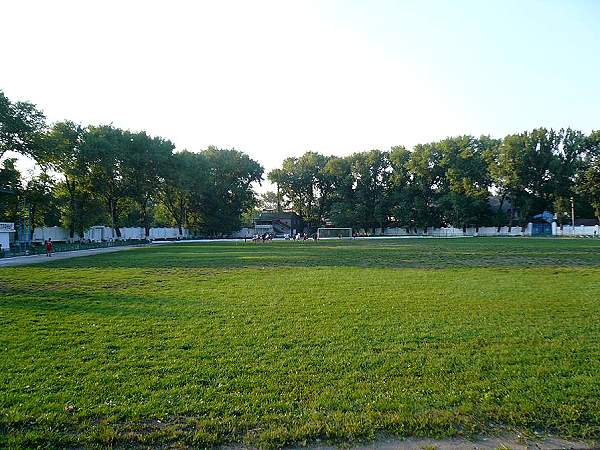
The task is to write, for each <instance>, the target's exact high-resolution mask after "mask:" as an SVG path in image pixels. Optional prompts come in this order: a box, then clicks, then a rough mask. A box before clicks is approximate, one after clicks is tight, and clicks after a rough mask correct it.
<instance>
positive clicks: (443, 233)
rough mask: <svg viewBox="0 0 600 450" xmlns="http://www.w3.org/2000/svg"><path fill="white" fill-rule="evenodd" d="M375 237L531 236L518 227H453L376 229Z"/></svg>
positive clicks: (527, 231)
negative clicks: (464, 228)
mask: <svg viewBox="0 0 600 450" xmlns="http://www.w3.org/2000/svg"><path fill="white" fill-rule="evenodd" d="M374 234H375V235H376V236H377V235H380V236H435V237H459V236H528V235H529V234H531V232H530V230H528V229H526V230H525V231H523V230H522V229H521V227H520V226H514V227H512V228H511V229H510V230H509V228H508V227H500V229H498V227H479V229H477V228H474V227H469V228H467V229H466V230H464V231H463V229H462V228H454V227H443V228H433V227H431V228H426V229H424V228H417V230H416V232H415V229H414V228H412V229H409V230H408V231H407V230H406V228H400V227H396V228H384V230H383V233H381V229H379V228H376V229H375V233H374Z"/></svg>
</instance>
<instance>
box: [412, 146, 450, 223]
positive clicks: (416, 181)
mask: <svg viewBox="0 0 600 450" xmlns="http://www.w3.org/2000/svg"><path fill="white" fill-rule="evenodd" d="M407 167H408V170H409V173H410V177H411V191H412V195H413V211H412V217H413V220H414V225H415V226H416V227H424V228H426V227H435V226H439V225H440V224H441V218H440V214H439V195H440V192H439V188H440V185H441V182H442V178H443V175H444V174H443V171H442V168H441V166H440V153H439V148H438V146H437V144H436V143H430V144H423V145H421V144H418V145H416V146H415V147H414V149H413V151H412V154H411V157H410V160H409V161H408V165H407Z"/></svg>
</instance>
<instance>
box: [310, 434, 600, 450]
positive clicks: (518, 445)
mask: <svg viewBox="0 0 600 450" xmlns="http://www.w3.org/2000/svg"><path fill="white" fill-rule="evenodd" d="M337 448H340V447H332V446H315V447H310V450H336V449H337ZM344 448H349V449H355V450H412V449H422V450H496V449H503V450H507V449H511V450H529V449H539V450H559V449H561V450H562V449H565V450H566V449H570V450H579V449H581V450H583V449H587V450H590V449H599V448H600V447H599V446H598V443H590V442H582V441H569V440H565V439H559V438H555V437H549V436H548V437H541V436H540V438H539V439H533V438H526V437H524V436H522V435H519V434H505V435H501V436H494V437H481V438H478V439H475V440H470V439H465V438H448V439H428V438H407V439H397V438H396V439H385V440H381V441H375V442H373V443H371V444H366V445H357V446H354V445H353V446H347V447H344Z"/></svg>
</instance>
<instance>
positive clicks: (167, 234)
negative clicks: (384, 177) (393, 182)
mask: <svg viewBox="0 0 600 450" xmlns="http://www.w3.org/2000/svg"><path fill="white" fill-rule="evenodd" d="M531 229H532V225H531V224H529V225H528V226H527V227H526V228H525V230H524V231H523V230H522V229H521V227H519V226H515V227H512V228H511V229H510V230H509V228H508V227H501V228H500V229H498V228H497V227H480V228H479V229H476V228H467V229H466V230H465V231H464V232H463V229H462V228H453V227H445V228H427V229H423V228H418V229H417V230H416V231H415V229H414V228H411V229H408V230H407V229H406V228H400V227H397V228H384V229H383V233H382V232H381V229H379V228H376V229H375V233H374V234H375V236H390V237H391V236H434V237H459V236H531ZM120 231H121V239H125V240H127V239H144V238H145V237H146V236H145V232H144V228H143V227H123V228H120ZM354 231H356V232H359V233H360V230H354ZM254 233H255V230H254V228H242V229H241V230H239V231H237V232H234V233H231V234H230V237H232V238H242V239H243V238H245V237H248V236H252V235H253V234H254ZM369 234H370V233H369ZM552 235H553V236H591V237H600V226H598V225H595V226H583V225H581V226H576V227H575V228H574V229H572V228H571V226H570V225H565V226H563V229H562V231H561V229H560V227H558V226H557V225H556V223H553V224H552ZM189 236H190V233H189V231H188V230H186V229H183V234H182V235H180V234H179V229H177V228H166V227H165V228H163V227H161V228H150V236H149V237H150V239H153V240H154V239H158V240H163V239H181V238H187V237H189ZM48 238H50V239H52V240H53V241H56V242H61V241H68V240H69V232H68V230H65V229H64V228H62V227H38V228H36V229H35V230H34V233H33V241H34V242H44V241H45V240H46V239H48ZM83 238H84V239H85V240H89V241H94V242H100V241H110V240H113V239H117V237H116V233H113V229H112V228H110V227H105V226H94V227H91V228H90V229H88V230H87V231H86V232H85V233H84V235H83ZM75 239H78V237H76V238H75Z"/></svg>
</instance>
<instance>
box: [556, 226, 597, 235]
mask: <svg viewBox="0 0 600 450" xmlns="http://www.w3.org/2000/svg"><path fill="white" fill-rule="evenodd" d="M552 234H553V235H555V236H592V237H599V236H600V226H599V225H592V226H589V225H587V226H586V225H580V226H575V227H572V226H571V225H564V226H563V229H562V230H561V229H560V227H558V226H556V223H553V224H552Z"/></svg>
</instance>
